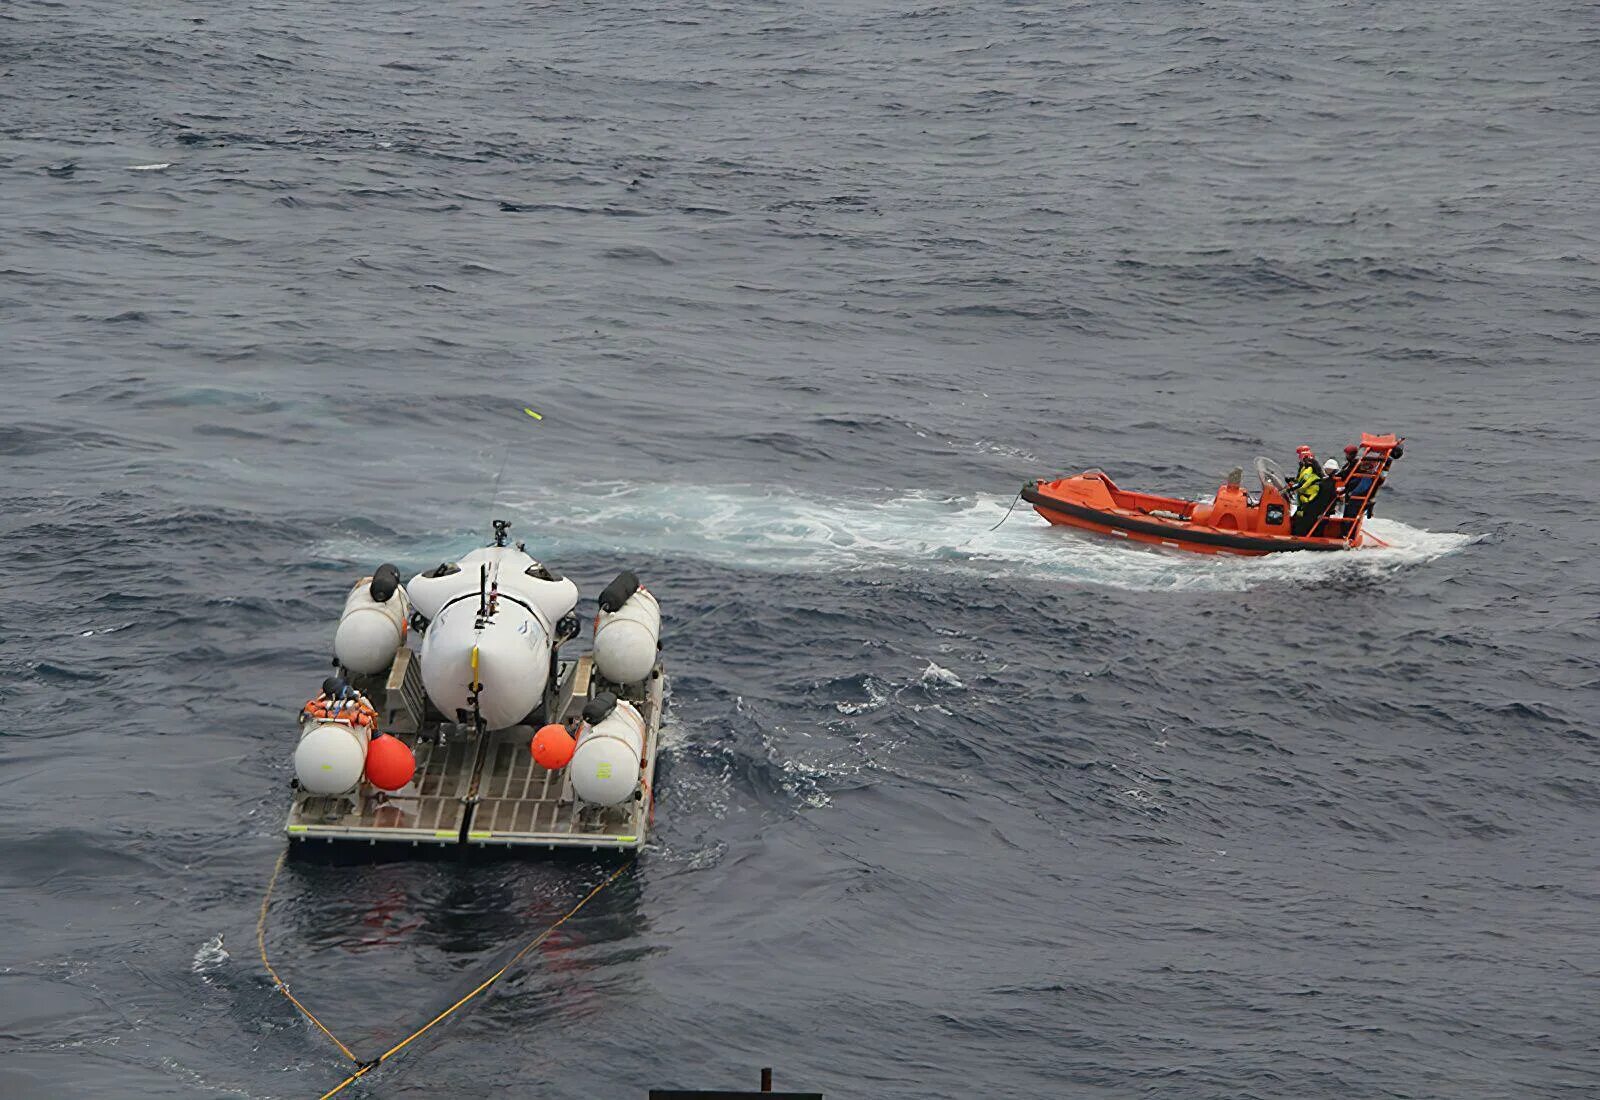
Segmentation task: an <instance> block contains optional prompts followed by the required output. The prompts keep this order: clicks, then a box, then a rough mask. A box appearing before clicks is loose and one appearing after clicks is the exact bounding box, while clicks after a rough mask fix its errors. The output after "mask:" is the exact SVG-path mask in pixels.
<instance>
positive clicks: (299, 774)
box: [294, 719, 368, 794]
mask: <svg viewBox="0 0 1600 1100" xmlns="http://www.w3.org/2000/svg"><path fill="white" fill-rule="evenodd" d="M367 740H368V734H367V730H366V728H365V727H356V728H351V727H350V726H347V725H345V724H344V723H343V722H330V721H327V720H326V719H320V720H313V721H310V722H307V723H306V724H305V726H304V727H302V729H301V731H300V744H299V745H298V746H296V748H295V750H294V774H295V778H296V779H298V780H300V787H301V789H302V790H307V791H310V792H311V793H312V794H343V793H344V792H345V791H348V790H349V789H350V788H352V787H354V786H355V785H356V783H357V782H358V781H359V780H360V779H361V773H362V771H363V770H364V769H365V768H366V765H367Z"/></svg>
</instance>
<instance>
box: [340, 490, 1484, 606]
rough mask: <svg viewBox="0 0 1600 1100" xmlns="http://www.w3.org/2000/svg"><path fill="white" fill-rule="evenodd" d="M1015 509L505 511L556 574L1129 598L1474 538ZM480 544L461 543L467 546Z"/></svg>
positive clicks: (683, 494) (1379, 564) (1372, 566)
mask: <svg viewBox="0 0 1600 1100" xmlns="http://www.w3.org/2000/svg"><path fill="white" fill-rule="evenodd" d="M1010 503H1011V498H1010V497H998V496H978V497H960V496H954V497H953V496H948V495H945V494H938V493H932V492H926V491H916V492H909V493H901V494H898V495H891V496H887V497H885V498H884V499H881V500H876V501H872V500H842V499H826V498H820V497H811V496H806V495H803V494H800V493H796V492H792V491H790V490H787V489H778V488H761V487H752V486H690V485H670V484H657V485H605V486H591V487H588V488H586V489H580V490H551V491H549V492H545V493H540V494H539V495H537V496H535V497H531V498H527V499H521V500H515V499H514V500H511V501H508V502H506V503H505V504H504V505H503V506H502V508H501V511H503V512H505V513H506V514H507V515H508V516H509V517H511V518H513V519H514V520H515V521H516V525H515V528H514V532H515V534H516V536H517V537H519V538H523V539H526V540H527V542H528V547H529V550H530V551H531V552H533V553H534V554H535V555H536V556H538V557H542V558H548V559H549V560H550V561H551V562H552V563H553V564H556V565H559V564H560V562H561V559H562V557H563V555H567V554H575V553H583V554H592V553H595V552H600V553H605V554H608V555H614V556H616V557H617V558H618V559H619V560H627V559H628V558H630V557H637V556H639V555H641V554H644V555H651V556H658V557H688V558H695V559H698V560H702V561H709V562H714V563H717V564H722V565H729V566H734V567H739V568H756V569H774V570H812V571H817V570H825V571H837V570H865V569H886V568H887V569H910V570H929V571H944V572H957V573H963V574H980V575H987V576H1002V577H1025V578H1037V579H1042V580H1054V581H1063V582H1076V583H1084V584H1097V585H1107V586H1111V587H1116V588H1131V589H1197V590H1209V591H1243V590H1245V589H1249V588H1254V587H1258V586H1260V585H1263V584H1271V583H1273V582H1277V581H1291V582H1293V583H1297V584H1304V583H1307V582H1308V581H1310V582H1314V581H1316V580H1319V579H1328V578H1335V577H1338V576H1342V575H1352V574H1354V575H1361V574H1365V575H1381V574H1384V573H1388V572H1393V571H1394V570H1397V569H1401V568H1405V567H1407V566H1411V565H1417V564H1420V563H1423V562H1427V561H1432V560H1433V559H1435V558H1438V557H1440V556H1442V555H1445V554H1449V553H1452V552H1454V551H1457V550H1460V549H1461V548H1462V547H1464V546H1466V545H1468V544H1469V543H1471V542H1473V541H1474V538H1475V536H1472V535H1466V534H1458V533H1453V532H1446V533H1439V532H1432V531H1424V530H1420V529H1418V528H1414V527H1410V526H1408V525H1406V524H1404V523H1401V522H1399V521H1396V520H1392V519H1374V520H1371V521H1369V528H1370V530H1371V531H1372V532H1373V533H1374V534H1375V535H1377V536H1378V537H1380V538H1382V539H1383V540H1384V541H1386V542H1388V543H1389V544H1390V545H1389V546H1388V547H1387V548H1380V549H1369V550H1359V551H1351V552H1348V553H1335V554H1330V553H1325V552H1315V551H1303V552H1299V553H1291V554H1273V555H1270V556H1267V557H1260V558H1241V557H1232V556H1225V555H1214V556H1213V555H1203V554H1190V553H1186V552H1183V551H1175V550H1160V549H1146V548H1143V547H1139V546H1134V545H1129V544H1128V543H1125V542H1120V541H1118V542H1113V541H1112V540H1110V539H1108V538H1105V537H1103V536H1099V535H1093V534H1089V533H1086V532H1079V531H1074V530H1070V529H1066V528H1060V527H1052V526H1050V525H1049V524H1047V523H1046V522H1045V521H1044V520H1043V519H1041V518H1039V516H1037V515H1036V514H1035V513H1034V512H1033V510H1032V509H1031V508H1029V507H1028V505H1027V504H1026V503H1018V504H1017V506H1016V510H1015V511H1014V512H1013V513H1012V515H1011V517H1010V518H1009V519H1008V520H1006V522H1005V523H1004V524H1003V525H1002V526H1001V527H1000V529H999V530H991V528H993V527H994V525H995V524H996V523H998V522H999V521H1000V519H1001V517H1002V516H1004V515H1005V512H1006V508H1007V506H1008V505H1009V504H1010ZM479 534H480V532H472V533H470V534H468V533H465V532H463V533H462V535H461V539H463V540H470V539H474V538H476V537H478V535H479ZM428 542H429V552H436V551H443V552H445V553H459V552H460V550H461V545H460V544H459V543H456V542H452V543H450V544H449V547H448V548H447V547H446V545H445V544H444V543H442V542H440V540H438V539H429V540H428ZM435 544H438V545H437V546H436V545H435ZM319 551H320V556H322V557H333V558H345V559H348V560H351V561H352V562H358V563H361V564H370V562H369V561H368V559H369V558H372V556H373V553H374V548H372V547H362V548H357V547H355V546H353V545H350V544H348V543H347V542H345V541H344V540H341V543H340V544H337V545H335V544H324V545H323V546H321V547H319ZM1346 571H1349V572H1348V573H1347V572H1346Z"/></svg>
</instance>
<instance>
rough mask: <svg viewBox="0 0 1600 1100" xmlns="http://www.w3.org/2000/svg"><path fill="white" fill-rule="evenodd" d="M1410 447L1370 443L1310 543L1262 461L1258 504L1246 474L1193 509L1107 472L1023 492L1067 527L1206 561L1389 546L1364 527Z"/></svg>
mask: <svg viewBox="0 0 1600 1100" xmlns="http://www.w3.org/2000/svg"><path fill="white" fill-rule="evenodd" d="M1403 442H1404V440H1402V439H1399V438H1397V437H1395V436H1393V435H1363V436H1362V437H1361V446H1360V449H1359V450H1358V451H1357V453H1356V461H1355V465H1354V466H1352V467H1351V468H1350V472H1349V474H1348V476H1346V477H1345V479H1344V480H1343V481H1342V482H1341V483H1340V484H1339V486H1338V488H1339V492H1340V497H1341V499H1343V500H1344V501H1345V509H1344V510H1345V513H1346V515H1345V516H1335V515H1332V514H1328V515H1324V516H1323V518H1322V519H1320V520H1318V521H1317V523H1316V525H1315V526H1314V527H1312V529H1311V531H1310V532H1309V533H1308V534H1305V535H1294V534H1291V533H1290V530H1291V528H1290V508H1289V502H1288V499H1287V497H1286V496H1285V490H1286V489H1287V486H1286V485H1285V483H1284V480H1283V477H1282V475H1280V474H1279V473H1278V472H1277V470H1276V468H1275V467H1273V465H1272V463H1271V462H1269V461H1267V460H1266V459H1261V458H1258V459H1256V474H1257V476H1258V477H1259V478H1260V479H1261V492H1260V493H1259V494H1258V495H1255V496H1251V495H1250V494H1248V493H1246V492H1245V491H1244V489H1243V487H1242V486H1241V485H1240V484H1239V480H1240V478H1239V473H1242V471H1239V472H1237V473H1236V474H1235V476H1233V477H1230V478H1229V479H1228V481H1227V482H1226V483H1224V484H1223V485H1222V487H1221V488H1219V489H1218V490H1217V495H1216V498H1215V499H1214V500H1209V501H1193V500H1180V499H1178V498H1177V497H1163V496H1157V495H1155V494H1154V493H1136V492H1131V491H1129V490H1127V489H1119V488H1117V486H1116V483H1115V482H1113V481H1112V480H1111V478H1109V477H1108V476H1106V474H1105V473H1104V472H1103V471H1101V470H1088V471H1086V472H1084V473H1081V474H1077V475H1076V476H1074V477H1063V478H1057V479H1056V480H1054V481H1030V482H1028V484H1026V485H1024V486H1023V488H1022V499H1023V500H1025V501H1027V502H1028V503H1029V504H1031V505H1033V508H1034V511H1036V512H1038V513H1039V514H1040V515H1041V516H1043V517H1044V518H1045V519H1047V520H1049V521H1050V522H1051V523H1054V524H1058V525H1060V526H1065V527H1079V528H1082V529H1083V530H1085V531H1098V532H1100V533H1101V534H1106V535H1113V536H1116V537H1118V538H1126V539H1131V540H1133V541H1135V542H1143V543H1149V544H1151V545H1153V546H1166V547H1170V548H1172V549H1174V550H1192V551H1194V552H1196V553H1200V554H1246V555H1257V554H1273V553H1280V552H1282V551H1286V550H1353V549H1356V548H1357V547H1364V546H1385V545H1387V543H1385V542H1384V541H1383V540H1382V539H1380V538H1378V537H1377V536H1376V535H1373V534H1371V533H1369V532H1366V531H1363V530H1362V529H1361V524H1362V520H1363V519H1365V518H1366V514H1367V508H1368V506H1369V505H1370V504H1371V503H1372V500H1373V498H1374V497H1376V496H1377V495H1378V490H1379V488H1381V487H1382V485H1383V482H1384V476H1385V473H1386V471H1387V470H1388V469H1389V466H1390V464H1391V463H1393V461H1394V460H1395V459H1397V458H1399V457H1400V456H1401V455H1402V454H1403V453H1404V450H1403V448H1402V447H1401V444H1402V443H1403ZM1331 511H1333V509H1330V513H1331Z"/></svg>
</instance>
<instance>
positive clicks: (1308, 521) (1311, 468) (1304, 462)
mask: <svg viewBox="0 0 1600 1100" xmlns="http://www.w3.org/2000/svg"><path fill="white" fill-rule="evenodd" d="M1294 453H1295V457H1296V458H1298V459H1299V460H1300V468H1299V469H1298V470H1296V471H1295V473H1294V478H1293V479H1292V480H1291V481H1290V482H1289V491H1290V495H1291V496H1292V497H1293V499H1294V504H1295V509H1294V519H1293V520H1292V521H1291V522H1290V524H1289V533H1290V534H1292V535H1296V536H1299V535H1308V534H1310V533H1311V528H1312V527H1314V526H1316V522H1317V520H1319V519H1321V518H1322V513H1324V512H1326V511H1327V510H1328V505H1329V504H1331V503H1332V502H1333V493H1332V491H1331V490H1332V488H1333V486H1332V483H1331V482H1329V481H1328V479H1327V478H1326V477H1325V476H1323V473H1322V468H1321V467H1320V466H1318V465H1317V456H1316V455H1315V454H1313V453H1312V450H1311V448H1310V447H1308V446H1306V445H1305V444H1304V443H1302V444H1300V446H1298V447H1296V448H1295V452H1294Z"/></svg>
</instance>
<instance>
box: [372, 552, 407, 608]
mask: <svg viewBox="0 0 1600 1100" xmlns="http://www.w3.org/2000/svg"><path fill="white" fill-rule="evenodd" d="M399 587H400V570H399V569H398V568H397V567H395V566H393V565H390V564H389V563H388V562H384V563H383V564H382V565H380V566H378V568H376V569H374V570H373V571H372V583H371V584H369V585H367V592H368V593H369V594H370V595H371V596H372V598H373V599H375V600H377V601H378V602H379V603H388V602H389V601H390V600H391V599H392V598H394V594H395V591H396V590H397V589H398V588H399Z"/></svg>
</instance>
